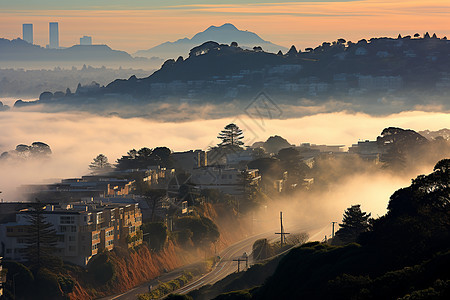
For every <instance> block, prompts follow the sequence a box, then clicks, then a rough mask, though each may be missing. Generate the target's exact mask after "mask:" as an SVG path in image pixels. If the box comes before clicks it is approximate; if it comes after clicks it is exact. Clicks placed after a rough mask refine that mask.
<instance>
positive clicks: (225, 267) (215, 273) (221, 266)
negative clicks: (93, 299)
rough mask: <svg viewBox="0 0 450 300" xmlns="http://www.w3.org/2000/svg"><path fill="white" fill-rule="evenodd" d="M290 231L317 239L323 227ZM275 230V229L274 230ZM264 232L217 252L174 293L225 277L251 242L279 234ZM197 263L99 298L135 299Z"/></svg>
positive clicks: (187, 291) (232, 270) (242, 267)
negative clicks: (196, 276) (207, 266)
mask: <svg viewBox="0 0 450 300" xmlns="http://www.w3.org/2000/svg"><path fill="white" fill-rule="evenodd" d="M290 229H291V230H290V231H291V232H292V233H298V232H305V231H307V232H308V233H309V234H310V240H317V239H318V237H320V236H321V235H320V234H321V232H322V231H323V228H317V227H314V228H313V227H294V228H290ZM274 231H275V230H274ZM274 231H271V232H265V233H261V234H257V235H253V236H251V237H248V238H246V239H244V240H241V241H239V242H237V243H235V244H233V245H231V246H229V247H228V248H226V249H225V250H223V251H222V252H220V253H219V256H220V261H219V262H218V263H217V264H216V266H215V267H214V268H213V270H212V271H211V272H209V273H207V274H205V275H203V276H202V277H200V278H199V279H197V280H195V281H193V282H191V283H189V284H187V285H186V286H184V287H182V288H181V289H179V290H177V291H175V292H174V293H178V294H186V293H189V292H190V291H192V290H195V289H198V288H200V287H202V286H204V285H207V284H214V283H216V282H217V281H219V280H221V279H223V278H225V277H226V276H228V275H229V274H231V273H233V272H236V271H237V264H238V263H237V262H235V261H233V259H236V258H238V257H241V256H242V255H243V253H244V252H246V253H248V254H249V255H250V253H251V250H252V246H253V243H254V242H255V241H256V240H258V239H261V238H267V239H269V240H275V239H277V238H278V239H279V238H280V237H279V235H278V236H277V235H275V234H274V233H273V232H274ZM251 262H252V261H251V257H249V264H251ZM198 264H201V262H199V263H196V264H192V265H188V266H183V267H181V268H178V269H175V270H173V271H171V272H169V273H166V274H163V275H161V276H159V277H157V278H155V279H153V280H152V281H150V282H147V283H145V284H142V285H140V286H138V287H136V288H133V289H131V290H128V291H127V292H125V293H123V294H120V295H115V296H109V297H106V298H103V299H101V300H106V299H108V300H113V299H117V300H136V298H137V295H139V294H143V293H146V292H148V287H149V285H152V286H153V287H156V286H157V285H158V283H159V282H167V281H170V280H173V279H175V278H177V277H178V276H180V275H181V274H182V273H183V272H184V271H188V270H189V269H191V268H195V267H196V266H198ZM244 268H245V262H241V270H243V269H244Z"/></svg>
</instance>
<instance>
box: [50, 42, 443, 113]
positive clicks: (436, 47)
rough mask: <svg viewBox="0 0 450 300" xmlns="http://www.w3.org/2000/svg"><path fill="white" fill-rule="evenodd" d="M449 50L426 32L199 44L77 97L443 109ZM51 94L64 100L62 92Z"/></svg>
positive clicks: (377, 109)
mask: <svg viewBox="0 0 450 300" xmlns="http://www.w3.org/2000/svg"><path fill="white" fill-rule="evenodd" d="M448 53H450V41H447V39H446V38H438V37H436V36H435V35H433V36H430V35H429V34H426V35H424V36H423V37H414V38H411V37H410V36H406V37H401V36H399V37H397V38H373V39H370V40H360V41H358V42H356V43H353V42H350V41H345V40H343V39H339V40H337V41H334V42H332V43H328V42H324V43H322V44H321V45H320V46H318V47H316V48H308V49H306V50H305V51H298V50H297V49H295V47H291V49H290V50H289V51H288V52H286V53H281V52H279V53H277V54H275V53H269V52H265V51H264V49H262V48H261V47H255V48H254V49H252V50H246V49H243V48H240V47H239V45H237V43H232V44H231V45H227V44H218V43H216V42H206V43H204V44H202V45H200V46H197V47H195V48H193V49H191V51H190V53H189V57H188V58H187V59H183V57H179V58H177V59H169V60H167V61H166V62H165V63H164V64H163V66H162V67H161V69H159V70H158V71H156V72H155V73H153V74H152V75H151V76H149V77H146V78H141V79H139V78H136V77H135V76H132V77H130V78H129V79H128V80H115V81H114V82H112V83H110V84H108V85H107V86H106V87H98V89H90V90H89V93H84V92H83V93H81V94H79V95H76V96H79V97H83V98H87V97H91V98H92V97H95V98H96V99H98V98H103V99H105V97H106V95H107V96H108V97H109V98H108V99H111V98H113V99H115V100H114V101H116V102H120V100H118V99H123V97H120V95H127V97H130V96H131V97H132V98H133V99H135V101H133V102H132V103H134V104H135V103H149V102H157V101H169V100H171V101H180V100H183V101H192V102H196V103H206V102H209V103H211V102H215V103H224V102H230V101H247V102H248V101H249V99H252V98H253V97H255V95H257V94H258V93H259V92H260V91H262V90H264V91H265V92H267V93H268V94H269V95H271V96H272V97H273V98H276V99H277V101H278V102H281V103H287V104H293V103H297V104H298V101H299V100H301V99H308V100H309V101H310V102H308V103H310V105H321V104H323V103H326V102H327V101H331V100H333V101H340V102H342V103H343V105H342V107H344V106H345V107H350V108H351V109H353V110H357V111H364V112H368V113H372V112H375V113H377V112H383V109H384V110H385V109H386V107H389V112H390V113H393V112H399V111H403V110H411V109H415V108H416V107H422V108H423V107H425V108H427V107H440V108H441V109H444V110H448V109H450V103H449V102H448V96H447V95H448V93H449V92H450V71H449V70H450V56H449V55H448ZM114 95H116V96H114ZM117 95H119V96H118V97H117ZM114 97H116V98H114ZM52 100H60V101H61V102H62V103H63V104H67V103H64V102H67V101H64V100H67V99H64V98H61V99H52ZM110 101H111V100H110ZM139 101H141V102H139ZM311 101H312V102H311ZM56 103H58V101H52V105H54V104H56Z"/></svg>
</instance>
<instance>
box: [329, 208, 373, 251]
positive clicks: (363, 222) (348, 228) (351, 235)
mask: <svg viewBox="0 0 450 300" xmlns="http://www.w3.org/2000/svg"><path fill="white" fill-rule="evenodd" d="M369 218H370V213H369V214H367V213H365V212H362V211H361V205H359V204H357V205H352V206H351V207H350V208H347V209H346V210H345V212H344V218H343V219H342V224H339V226H340V227H341V228H340V229H339V230H338V231H337V232H336V236H337V237H338V239H339V241H341V242H342V243H345V244H347V243H351V242H355V241H356V239H357V238H358V236H359V235H360V234H361V233H363V232H365V231H367V230H368V229H369V227H370V224H369Z"/></svg>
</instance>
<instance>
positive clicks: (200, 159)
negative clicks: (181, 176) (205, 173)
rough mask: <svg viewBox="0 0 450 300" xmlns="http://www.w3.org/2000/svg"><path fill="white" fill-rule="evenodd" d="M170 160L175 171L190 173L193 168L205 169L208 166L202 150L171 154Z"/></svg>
mask: <svg viewBox="0 0 450 300" xmlns="http://www.w3.org/2000/svg"><path fill="white" fill-rule="evenodd" d="M172 159H173V161H174V163H175V167H176V169H177V170H178V169H182V170H185V171H190V170H192V169H194V168H200V167H205V166H207V165H208V159H207V154H206V152H205V151H203V150H190V151H186V152H174V153H172Z"/></svg>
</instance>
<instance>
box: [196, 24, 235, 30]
mask: <svg viewBox="0 0 450 300" xmlns="http://www.w3.org/2000/svg"><path fill="white" fill-rule="evenodd" d="M212 30H234V31H239V29H237V28H236V26H234V25H233V24H231V23H225V24H223V25H221V26H214V25H212V26H209V27H208V29H206V30H205V31H204V32H206V31H212Z"/></svg>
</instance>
